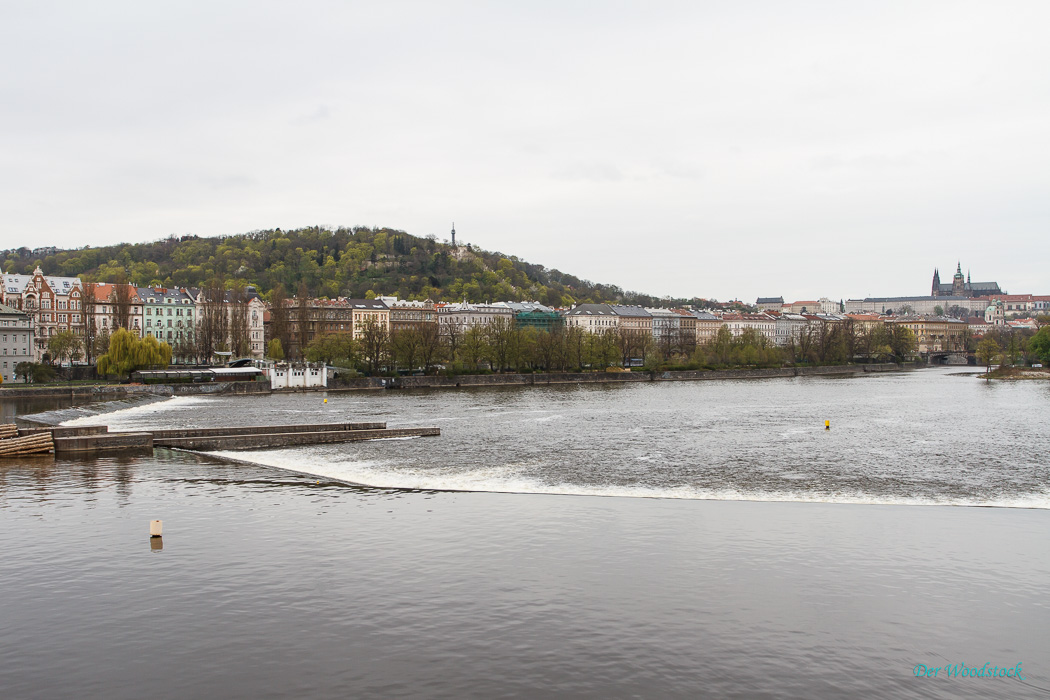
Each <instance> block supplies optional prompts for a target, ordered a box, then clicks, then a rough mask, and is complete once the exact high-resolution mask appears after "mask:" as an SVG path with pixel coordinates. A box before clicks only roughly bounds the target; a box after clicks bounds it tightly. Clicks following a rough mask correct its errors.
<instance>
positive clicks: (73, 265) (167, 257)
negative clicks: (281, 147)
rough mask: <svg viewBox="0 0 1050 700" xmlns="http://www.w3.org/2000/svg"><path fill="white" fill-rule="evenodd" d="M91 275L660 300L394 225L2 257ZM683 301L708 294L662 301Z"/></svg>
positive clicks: (322, 293) (437, 296)
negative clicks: (404, 229)
mask: <svg viewBox="0 0 1050 700" xmlns="http://www.w3.org/2000/svg"><path fill="white" fill-rule="evenodd" d="M38 264H39V265H40V267H41V268H42V269H43V271H44V273H45V274H49V275H62V276H69V277H75V276H80V277H82V278H83V279H85V280H86V281H116V280H120V279H127V280H128V281H129V282H133V283H134V284H137V285H139V286H143V287H144V286H150V285H152V286H164V287H172V286H178V287H183V286H187V287H190V286H202V285H204V284H207V283H208V282H209V281H211V280H214V279H216V278H221V279H223V280H225V281H226V283H227V284H228V285H231V284H237V283H238V281H243V283H246V284H253V285H255V286H256V287H257V288H258V290H259V292H260V293H261V294H263V295H264V296H267V295H268V293H269V292H270V291H271V290H272V289H273V288H274V287H275V286H276V285H278V284H282V285H284V287H285V289H287V290H288V292H289V293H290V294H294V293H295V292H296V291H297V290H298V289H299V287H300V283H305V285H306V288H307V290H308V292H309V294H310V295H312V296H318V297H330V298H334V297H337V296H347V297H356V298H360V297H364V296H366V294H367V293H368V292H370V291H371V292H373V293H375V294H389V295H397V296H398V297H401V298H405V299H420V300H422V299H426V298H430V299H433V300H435V301H461V300H463V299H466V300H467V301H471V302H485V301H523V300H537V301H541V302H543V303H546V304H549V305H552V306H566V305H569V304H571V303H573V302H593V303H601V302H606V303H608V302H614V303H615V302H619V303H627V304H643V305H655V304H657V303H661V302H660V300H657V299H654V298H653V297H650V296H648V295H645V294H639V293H637V292H625V291H624V290H622V289H621V288H620V287H617V286H615V285H606V284H596V283H592V282H589V281H587V280H581V279H579V278H577V277H574V276H573V275H569V274H565V273H563V272H560V271H558V270H553V269H548V268H546V267H544V266H543V265H536V264H533V263H528V262H525V261H523V260H519V259H518V258H517V257H515V256H507V255H504V254H502V253H498V252H489V251H485V250H481V249H478V248H475V247H472V246H470V245H466V246H457V247H455V248H453V247H452V246H451V245H448V244H445V243H441V242H439V241H438V240H437V239H436V237H434V236H428V237H426V238H419V237H416V236H413V235H411V234H408V233H405V232H404V231H398V230H395V229H387V228H364V227H354V228H338V229H335V230H328V229H324V228H320V227H312V228H302V229H297V230H294V231H282V230H280V229H275V230H272V231H253V232H251V233H246V234H239V235H234V236H222V237H217V238H200V237H198V236H184V237H182V238H176V237H174V236H173V237H171V238H167V239H163V240H159V241H153V242H149V243H124V244H119V245H111V246H103V247H99V248H92V247H85V248H81V249H79V250H59V251H57V252H56V253H54V254H52V255H47V256H45V257H43V258H36V257H33V256H32V255H31V254H30V252H29V251H28V250H26V249H24V248H23V249H19V250H15V251H6V252H5V253H4V254H3V257H0V265H2V267H3V269H4V271H6V272H13V273H22V274H26V273H29V272H31V271H32V270H33V269H34V268H35V267H36V265H38ZM668 301H677V302H686V301H701V300H668V299H664V300H662V303H661V305H666V303H667V302H668Z"/></svg>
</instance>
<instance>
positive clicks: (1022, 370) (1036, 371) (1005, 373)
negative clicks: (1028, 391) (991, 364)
mask: <svg viewBox="0 0 1050 700" xmlns="http://www.w3.org/2000/svg"><path fill="white" fill-rule="evenodd" d="M979 376H980V377H981V379H988V378H991V379H1006V380H1008V381H1021V380H1029V379H1035V380H1040V379H1042V380H1044V381H1045V380H1047V379H1050V368H1047V367H1000V368H998V369H994V370H992V371H991V372H990V373H989V374H981V375H979Z"/></svg>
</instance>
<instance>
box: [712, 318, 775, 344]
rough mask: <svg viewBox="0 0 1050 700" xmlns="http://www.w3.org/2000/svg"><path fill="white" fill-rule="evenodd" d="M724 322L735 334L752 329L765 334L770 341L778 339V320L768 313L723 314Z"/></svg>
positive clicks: (773, 341)
mask: <svg viewBox="0 0 1050 700" xmlns="http://www.w3.org/2000/svg"><path fill="white" fill-rule="evenodd" d="M722 323H723V324H725V326H726V328H728V329H729V332H730V333H732V334H733V335H734V336H738V335H742V334H743V333H744V331H746V330H748V329H751V330H754V331H756V332H757V333H759V334H760V335H763V336H765V337H766V338H767V339H768V340H769V342H770V343H775V342H776V340H777V322H776V319H774V318H773V317H772V316H770V315H768V314H739V313H732V314H723V315H722Z"/></svg>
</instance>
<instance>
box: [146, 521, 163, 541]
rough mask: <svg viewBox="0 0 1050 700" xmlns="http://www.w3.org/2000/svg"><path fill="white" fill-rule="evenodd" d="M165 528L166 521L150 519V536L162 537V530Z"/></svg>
mask: <svg viewBox="0 0 1050 700" xmlns="http://www.w3.org/2000/svg"><path fill="white" fill-rule="evenodd" d="M163 528H164V523H163V522H161V521H160V520H150V521H149V536H150V537H160V536H161V530H162V529H163Z"/></svg>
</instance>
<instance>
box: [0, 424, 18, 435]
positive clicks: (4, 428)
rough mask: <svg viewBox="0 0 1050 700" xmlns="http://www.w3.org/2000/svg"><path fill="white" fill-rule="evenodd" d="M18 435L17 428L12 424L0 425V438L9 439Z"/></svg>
mask: <svg viewBox="0 0 1050 700" xmlns="http://www.w3.org/2000/svg"><path fill="white" fill-rule="evenodd" d="M17 435H18V426H17V425H15V424H14V423H4V424H2V425H0V438H10V437H15V436H17Z"/></svg>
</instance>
